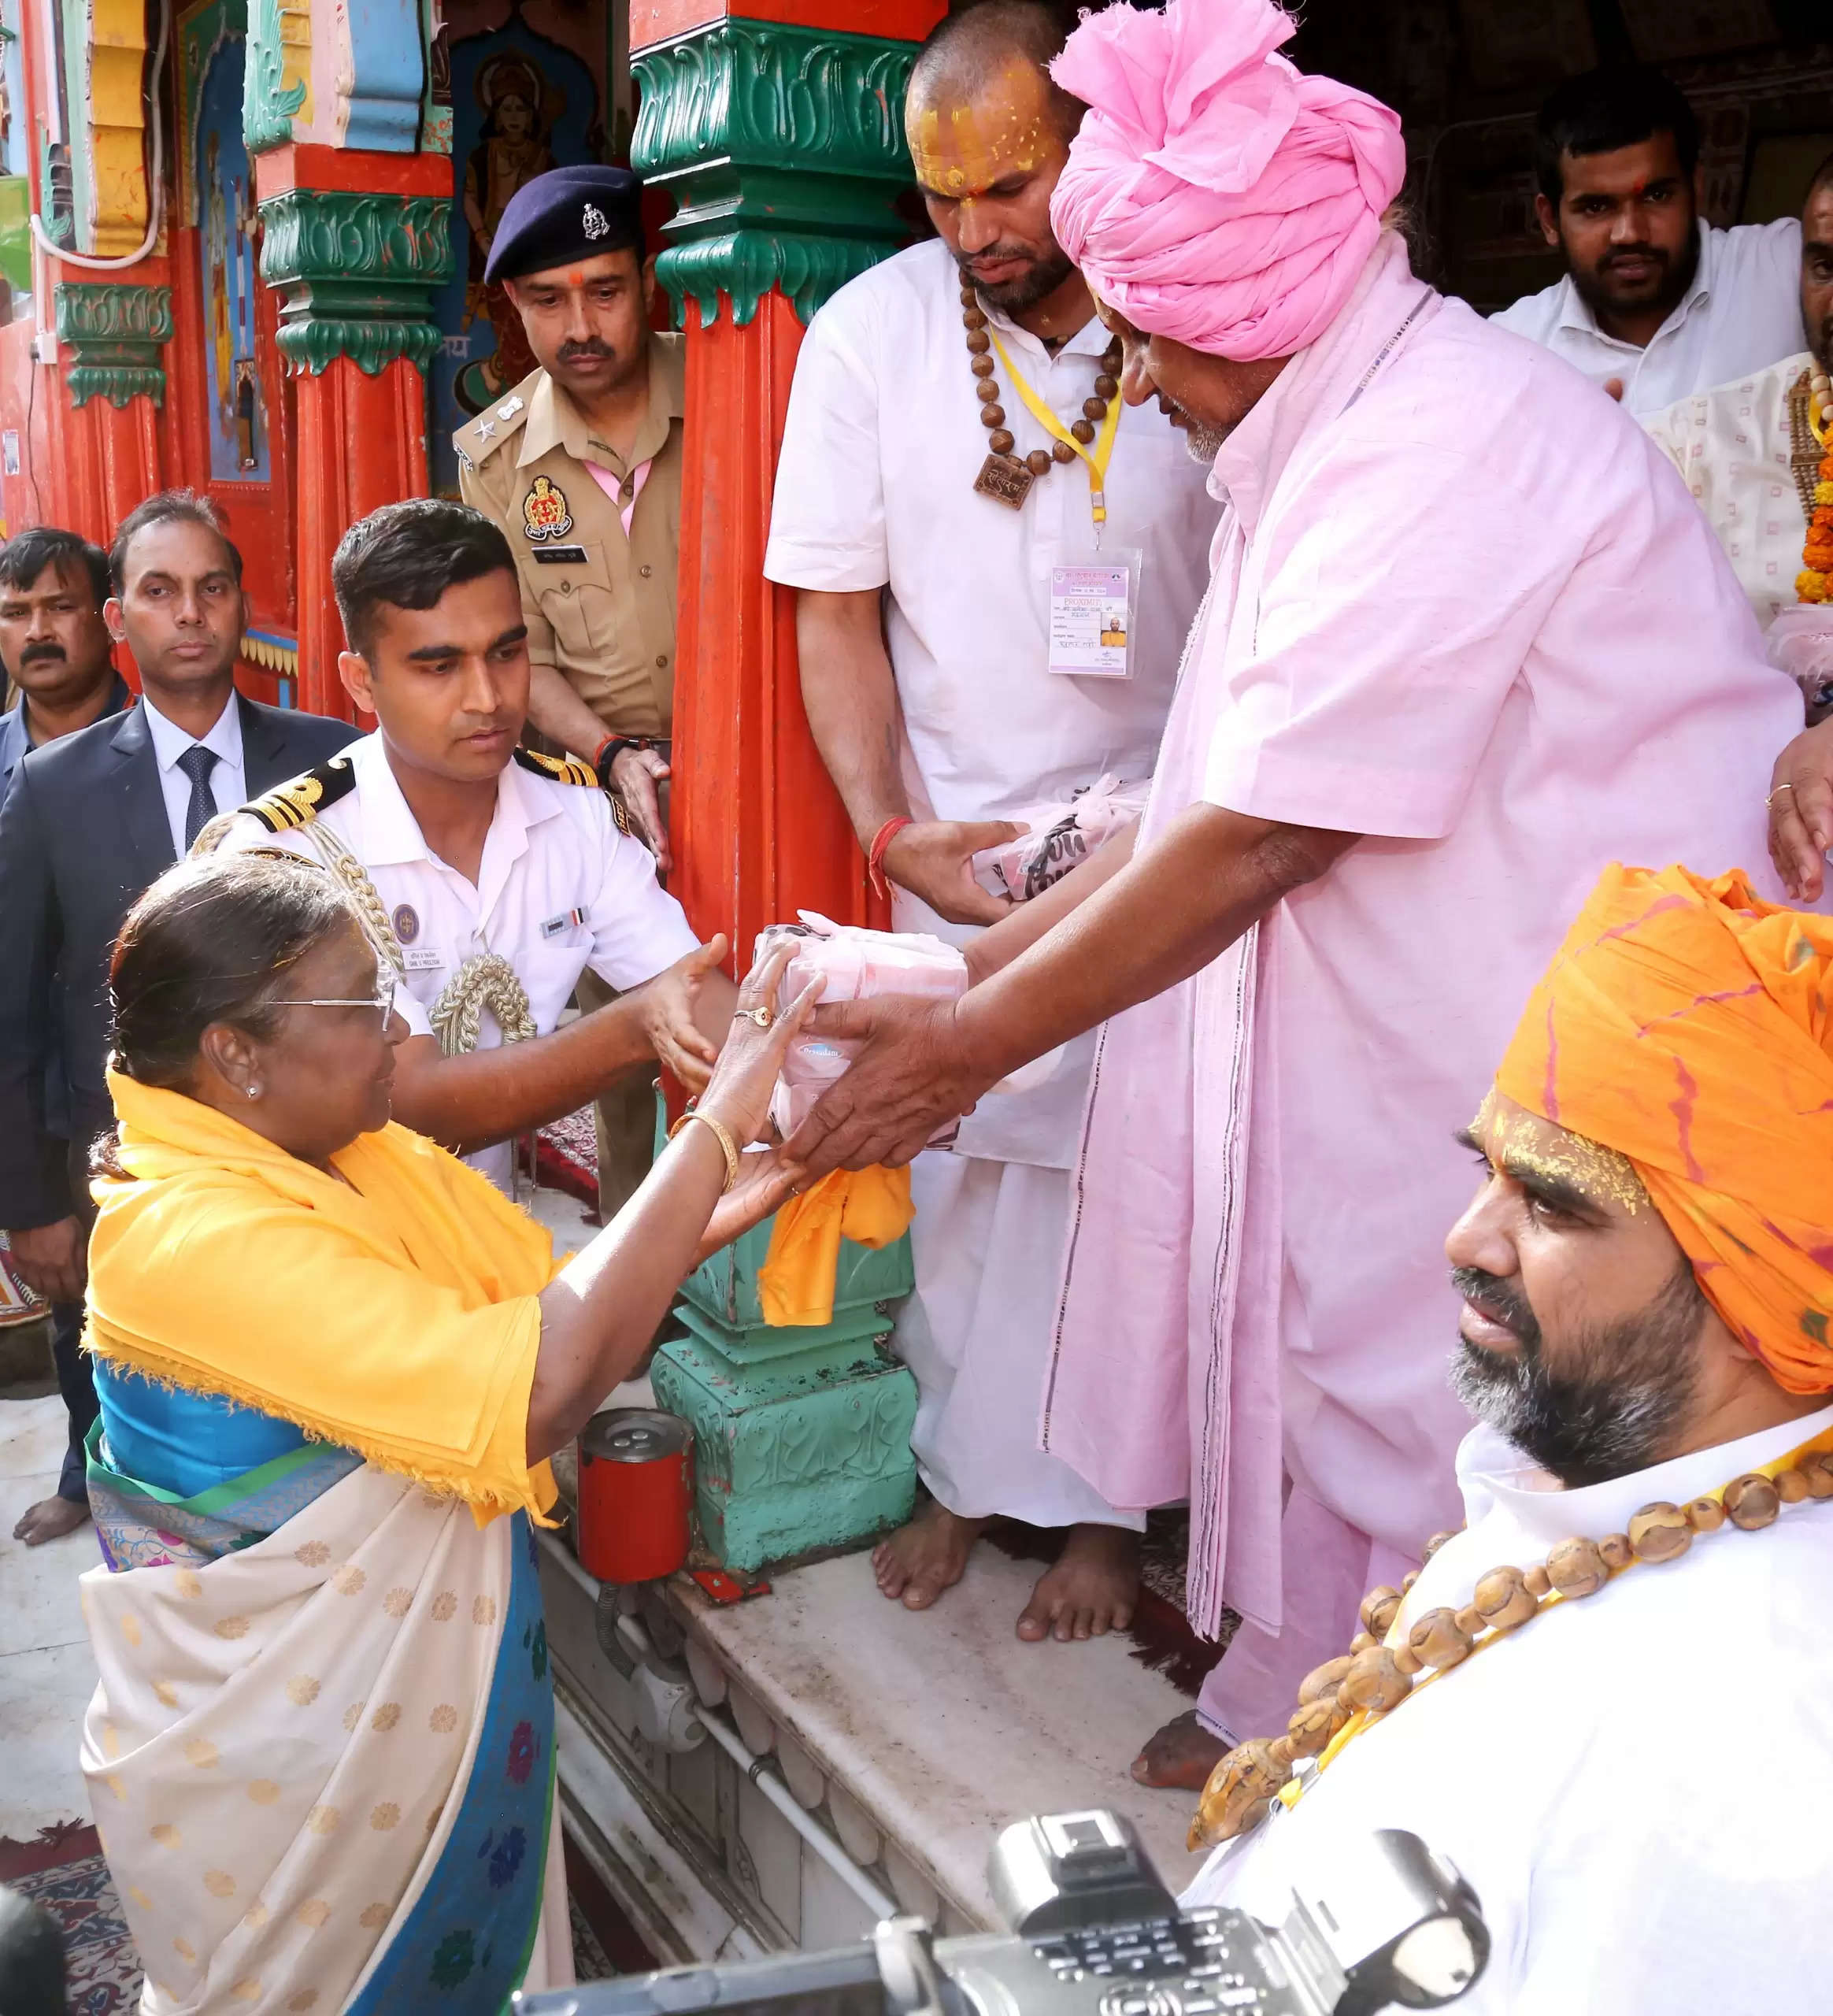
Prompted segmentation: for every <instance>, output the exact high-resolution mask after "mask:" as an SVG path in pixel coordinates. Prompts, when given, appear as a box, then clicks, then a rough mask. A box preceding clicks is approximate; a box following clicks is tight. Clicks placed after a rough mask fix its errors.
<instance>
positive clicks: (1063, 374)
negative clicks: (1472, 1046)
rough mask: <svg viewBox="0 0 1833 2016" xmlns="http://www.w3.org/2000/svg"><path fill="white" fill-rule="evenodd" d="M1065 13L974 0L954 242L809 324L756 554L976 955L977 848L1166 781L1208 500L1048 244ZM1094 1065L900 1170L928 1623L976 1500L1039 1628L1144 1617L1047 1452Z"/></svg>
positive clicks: (912, 1556)
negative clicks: (1032, 1569) (906, 1192)
mask: <svg viewBox="0 0 1833 2016" xmlns="http://www.w3.org/2000/svg"><path fill="white" fill-rule="evenodd" d="M1073 25H1074V11H1073V9H1072V8H1064V9H1058V8H1055V7H1052V6H1046V5H1041V4H1038V0H985V4H983V5H980V6H976V7H975V8H973V9H971V10H968V11H966V12H963V13H957V14H955V15H953V16H951V17H950V19H949V20H947V21H946V22H945V23H944V24H942V26H941V27H940V28H938V29H937V30H936V31H935V34H934V35H931V38H930V39H929V41H928V43H926V44H925V45H924V49H923V50H922V52H921V53H920V55H919V57H918V58H917V61H916V69H915V72H914V74H913V77H912V80H911V83H910V88H909V95H908V99H907V102H906V119H905V124H906V128H907V131H908V133H909V142H910V149H911V154H912V156H913V160H914V161H915V164H916V178H917V181H918V183H919V184H920V187H921V188H922V191H923V193H924V198H925V201H926V202H927V204H928V209H929V213H930V215H931V217H932V218H933V220H934V221H935V226H936V228H937V231H938V232H939V236H938V237H937V238H935V239H932V240H931V241H930V242H929V243H925V244H922V245H918V246H913V247H912V248H911V250H909V251H907V252H905V253H903V254H900V255H899V256H898V258H894V259H891V260H887V261H885V262H884V263H883V265H879V266H876V267H875V268H874V269H872V271H871V272H868V273H867V274H865V275H864V276H862V277H861V278H860V279H858V280H854V282H853V283H852V284H851V285H850V286H848V287H844V288H842V290H841V291H840V292H839V294H838V295H835V298H834V299H833V300H832V301H831V302H829V303H828V306H826V307H825V308H824V309H823V310H822V311H821V313H820V314H819V315H817V317H816V318H815V320H814V321H813V324H811V326H810V328H809V333H808V336H807V339H806V340H805V343H803V345H802V350H801V354H800V355H799V357H798V360H797V365H796V376H795V387H794V395H793V396H792V398H791V402H790V408H789V417H788V425H787V432H786V435H785V438H784V441H783V456H782V461H781V463H780V465H779V468H778V470H777V476H776V501H775V506H774V510H773V515H772V525H771V537H770V544H769V550H768V554H767V556H766V558H765V572H766V573H768V575H769V576H770V577H771V579H772V580H776V581H780V582H783V583H784V584H787V586H789V587H794V589H796V590H797V591H798V597H797V624H798V638H799V641H800V645H801V658H802V694H803V698H804V699H805V702H806V705H807V708H808V714H809V722H810V724H811V725H812V727H813V730H814V734H815V738H816V740H817V743H819V744H820V750H821V753H822V755H823V757H824V759H825V761H826V762H827V765H828V769H829V771H830V772H831V774H832V776H833V778H834V781H835V784H836V785H837V786H838V787H839V791H840V794H841V796H842V799H844V800H845V802H846V808H847V811H848V813H849V814H850V817H851V818H852V821H853V825H854V830H855V832H857V835H858V836H859V841H860V844H861V847H864V848H865V849H866V850H868V853H869V854H870V855H871V857H872V864H873V867H874V869H875V871H878V870H881V869H882V872H883V875H884V876H885V877H886V878H887V880H889V882H890V884H891V886H892V903H893V913H894V923H895V924H896V925H897V928H898V929H900V930H902V931H924V932H933V933H935V935H937V936H942V937H946V938H947V939H950V941H951V942H952V943H956V944H962V945H965V944H967V943H968V942H969V941H970V940H971V939H973V938H974V937H976V936H977V935H978V932H979V928H980V927H982V926H984V925H988V924H991V923H993V922H994V921H997V920H998V918H999V917H1001V916H1002V914H1004V913H1005V911H1006V910H1007V909H1008V908H1009V905H1008V902H1007V900H1006V899H1005V897H1004V896H1003V895H993V894H990V893H989V892H988V890H987V888H983V887H982V886H980V885H979V884H978V883H976V879H975V876H974V873H973V868H972V859H973V856H974V854H976V851H977V850H982V849H985V848H987V847H993V846H994V845H996V844H997V843H1000V842H1002V841H1004V840H1007V839H1011V838H1013V837H1014V836H1016V834H1017V833H1018V832H1020V831H1021V830H1022V828H1020V826H1019V825H1015V824H1013V823H1012V822H1013V821H1014V820H1015V819H1016V818H1019V817H1023V816H1024V813H1026V811H1027V810H1028V809H1030V808H1034V807H1035V806H1039V805H1042V804H1050V803H1053V802H1061V801H1063V800H1067V799H1069V798H1070V797H1071V796H1072V795H1073V794H1075V793H1076V792H1079V791H1085V790H1086V789H1087V787H1090V786H1092V785H1094V784H1095V783H1096V782H1097V780H1099V779H1100V778H1102V776H1104V775H1109V774H1111V775H1113V776H1117V777H1118V778H1120V780H1123V781H1124V782H1127V783H1134V784H1137V783H1140V782H1142V781H1143V780H1145V779H1146V778H1147V777H1148V776H1150V774H1151V773H1152V769H1153V763H1154V761H1155V758H1156V756H1157V749H1158V743H1159V738H1160V734H1161V730H1162V729H1163V728H1164V725H1165V716H1166V713H1167V712H1168V709H1169V706H1170V703H1171V696H1172V687H1173V684H1174V683H1175V680H1176V673H1177V667H1178V659H1179V652H1180V650H1181V649H1182V647H1183V641H1184V637H1185V633H1186V632H1187V629H1188V628H1189V626H1190V623H1191V618H1192V617H1193V616H1194V613H1195V611H1196V609H1197V606H1198V602H1199V600H1200V599H1201V597H1202V591H1203V587H1204V584H1205V580H1206V578H1207V552H1208V547H1209V537H1210V535H1211V532H1213V528H1214V526H1215V524H1216V517H1217V515H1218V514H1217V507H1216V505H1215V504H1214V503H1213V502H1212V501H1211V499H1210V498H1209V496H1208V495H1206V493H1205V487H1204V472H1203V471H1202V470H1201V469H1198V468H1197V467H1196V466H1195V465H1194V464H1193V463H1192V462H1191V461H1190V459H1189V458H1188V457H1187V454H1185V452H1184V449H1183V445H1182V443H1181V441H1180V439H1179V435H1177V434H1176V432H1174V431H1173V429H1172V427H1171V425H1170V424H1169V423H1168V421H1167V420H1166V418H1165V416H1164V415H1163V414H1162V413H1160V412H1158V411H1157V410H1156V409H1154V408H1145V407H1138V408H1130V409H1126V410H1123V408H1122V405H1121V402H1120V398H1119V385H1118V382H1117V375H1118V363H1119V357H1120V350H1119V347H1118V345H1117V343H1115V341H1114V339H1113V338H1112V337H1111V336H1110V335H1109V332H1107V331H1106V330H1105V329H1104V328H1102V325H1101V324H1100V322H1099V321H1098V320H1097V319H1096V317H1095V312H1094V302H1093V301H1092V299H1091V296H1090V295H1089V292H1088V290H1087V287H1085V286H1084V285H1083V282H1082V280H1081V277H1080V276H1079V274H1078V273H1077V272H1076V270H1075V269H1074V268H1073V267H1072V265H1071V264H1070V262H1069V261H1068V258H1065V255H1064V254H1063V252H1062V250H1061V247H1060V246H1058V245H1057V241H1056V239H1054V236H1053V235H1051V231H1050V198H1051V195H1052V193H1053V191H1054V189H1055V187H1056V185H1057V177H1058V176H1059V175H1060V174H1061V172H1062V169H1063V165H1064V162H1065V158H1066V156H1067V148H1068V141H1069V139H1070V137H1071V135H1072V132H1073V131H1074V126H1075V122H1076V118H1077V117H1079V113H1080V110H1081V108H1080V106H1079V105H1078V104H1076V102H1075V101H1074V100H1072V99H1070V98H1067V97H1065V95H1064V94H1063V93H1062V92H1061V91H1057V89H1056V88H1055V87H1054V86H1053V84H1052V83H1051V82H1050V76H1049V74H1048V69H1047V66H1048V65H1049V63H1050V61H1051V59H1052V58H1053V57H1054V56H1055V55H1056V54H1057V52H1058V51H1059V50H1061V47H1062V45H1063V42H1064V39H1065V35H1066V33H1067V31H1068V29H1069V28H1072V27H1073ZM968 956H969V962H970V969H972V957H973V955H972V952H971V951H970V953H969V955H968ZM1092 1051H1093V1039H1092V1037H1087V1038H1083V1039H1080V1040H1079V1041H1078V1042H1076V1043H1071V1044H1068V1045H1066V1046H1065V1047H1064V1049H1063V1050H1062V1051H1061V1052H1060V1053H1059V1054H1058V1055H1057V1059H1056V1062H1055V1065H1054V1069H1053V1068H1050V1067H1048V1066H1046V1070H1045V1074H1044V1079H1043V1082H1042V1083H1041V1084H1038V1085H1037V1086H1036V1087H1035V1089H1031V1090H1028V1091H1023V1092H1014V1093H1011V1094H1002V1095H1001V1096H1000V1097H999V1098H998V1099H989V1100H987V1102H985V1104H984V1105H983V1106H982V1108H981V1110H979V1112H978V1113H976V1114H972V1115H970V1116H969V1117H968V1118H967V1119H965V1121H963V1122H962V1123H961V1130H960V1135H959V1138H958V1140H957V1143H956V1147H955V1151H954V1152H953V1153H946V1154H945V1153H931V1154H924V1155H922V1156H920V1157H919V1158H918V1159H917V1161H916V1163H915V1165H914V1166H913V1169H912V1189H913V1197H914V1201H915V1203H916V1222H915V1225H914V1226H913V1229H912V1235H911V1236H912V1239H913V1243H914V1247H915V1257H916V1294H915V1295H914V1296H913V1297H912V1299H911V1300H910V1302H909V1304H908V1305H907V1306H906V1308H905V1312H904V1314H903V1316H902V1319H901V1321H900V1322H899V1325H898V1335H897V1340H896V1342H897V1347H898V1351H900V1352H901V1353H902V1355H903V1356H904V1357H905V1359H906V1360H907V1362H909V1365H910V1366H911V1368H912V1369H913V1371H914V1372H915V1373H916V1378H917V1382H918V1386H919V1388H920V1395H921V1399H920V1409H919V1412H918V1414H917V1419H916V1430H915V1433H914V1436H913V1443H914V1447H915V1450H916V1456H917V1460H918V1463H919V1466H920V1472H921V1475H922V1477H923V1481H924V1484H926V1486H927V1487H928V1490H929V1492H930V1493H931V1496H932V1502H931V1503H930V1504H928V1506H926V1507H925V1508H924V1510H923V1512H922V1513H921V1514H920V1515H919V1517H918V1518H917V1519H916V1521H913V1523H912V1524H911V1525H909V1526H907V1527H905V1529H903V1530H902V1532H899V1533H898V1534H897V1535H895V1536H894V1537H893V1538H892V1539H891V1540H889V1541H887V1543H886V1544H885V1545H884V1546H883V1547H881V1548H880V1549H879V1553H878V1555H877V1558H876V1570H877V1574H878V1579H879V1587H880V1588H882V1589H883V1591H884V1592H885V1594H886V1595H887V1596H889V1597H891V1598H894V1599H902V1601H903V1602H904V1603H906V1604H908V1605H909V1606H910V1607H913V1608H916V1609H921V1608H924V1607H927V1606H928V1605H929V1604H931V1603H934V1602H935V1601H936V1599H938V1598H939V1596H940V1595H941V1594H942V1592H943V1590H944V1589H945V1588H947V1587H948V1585H949V1584H951V1583H953V1582H954V1581H957V1579H958V1578H959V1577H960V1576H961V1573H962V1570H963V1569H964V1567H965V1563H966V1560H967V1558H968V1550H969V1548H970V1547H971V1546H972V1543H973V1540H974V1538H975V1536H976V1534H977V1533H978V1532H979V1530H980V1529H981V1527H982V1526H983V1525H984V1524H985V1522H986V1519H987V1516H988V1515H990V1514H1011V1515H1013V1516H1016V1517H1017V1518H1023V1519H1026V1520H1028V1521H1031V1523H1033V1524H1034V1525H1040V1526H1048V1527H1061V1528H1067V1529H1070V1530H1069V1536H1068V1541H1067V1544H1066V1546H1065V1551H1064V1554H1063V1557H1062V1558H1061V1561H1060V1562H1058V1563H1057V1566H1055V1567H1054V1568H1053V1569H1051V1570H1050V1572H1049V1573H1046V1575H1045V1577H1043V1579H1042V1581H1041V1582H1040V1583H1039V1585H1038V1588H1037V1591H1036V1592H1035V1595H1034V1596H1033V1598H1032V1599H1031V1603H1029V1605H1028V1607H1027V1608H1026V1610H1025V1611H1024V1615H1023V1616H1022V1618H1020V1621H1019V1626H1018V1629H1019V1635H1020V1636H1021V1637H1024V1638H1030V1639H1041V1638H1043V1637H1045V1636H1053V1635H1054V1636H1056V1637H1058V1638H1068V1637H1071V1636H1074V1637H1087V1636H1090V1635H1091V1634H1094V1633H1099V1632H1105V1630H1107V1629H1109V1627H1110V1626H1112V1625H1120V1624H1124V1622H1125V1621H1127V1615H1128V1610H1129V1607H1130V1605H1131V1600H1132V1595H1133V1591H1134V1587H1135V1559H1134V1555H1135V1543H1134V1540H1133V1538H1132V1530H1133V1529H1136V1528H1137V1527H1138V1526H1139V1525H1140V1524H1142V1514H1139V1513H1138V1512H1116V1511H1115V1510H1113V1509H1112V1508H1111V1507H1110V1506H1109V1504H1108V1503H1107V1502H1106V1500H1105V1499H1104V1498H1103V1496H1102V1495H1101V1494H1100V1493H1099V1492H1098V1491H1096V1490H1095V1489H1094V1487H1093V1486H1091V1485H1090V1484H1087V1482H1085V1481H1084V1480H1083V1478H1081V1477H1079V1476H1078V1475H1077V1474H1076V1473H1075V1472H1074V1471H1073V1470H1072V1469H1070V1468H1069V1466H1068V1465H1067V1464H1066V1463H1065V1462H1061V1460H1060V1459H1058V1458H1056V1457H1054V1456H1051V1455H1046V1454H1045V1453H1044V1452H1043V1451H1042V1450H1040V1449H1039V1447H1038V1419H1039V1407H1040V1403H1041V1399H1042V1387H1043V1377H1044V1363H1045V1358H1046V1353H1047V1351H1048V1347H1049V1342H1050V1329H1051V1325H1052V1322H1053V1320H1054V1316H1055V1312H1056V1305H1057V1283H1058V1278H1059V1270H1060V1262H1061V1258H1062V1253H1063V1248H1064V1244H1065V1238H1066V1236H1067V1232H1068V1215H1069V1214H1068V1188H1069V1175H1068V1172H1069V1169H1070V1168H1071V1166H1072V1164H1073V1162H1074V1160H1075V1156H1076V1138H1077V1132H1078V1128H1079V1122H1080V1119H1081V1114H1082V1106H1083V1099H1084V1095H1085V1092H1086V1090H1087V1083H1088V1072H1089V1062H1090V1058H1091V1054H1092Z"/></svg>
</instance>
